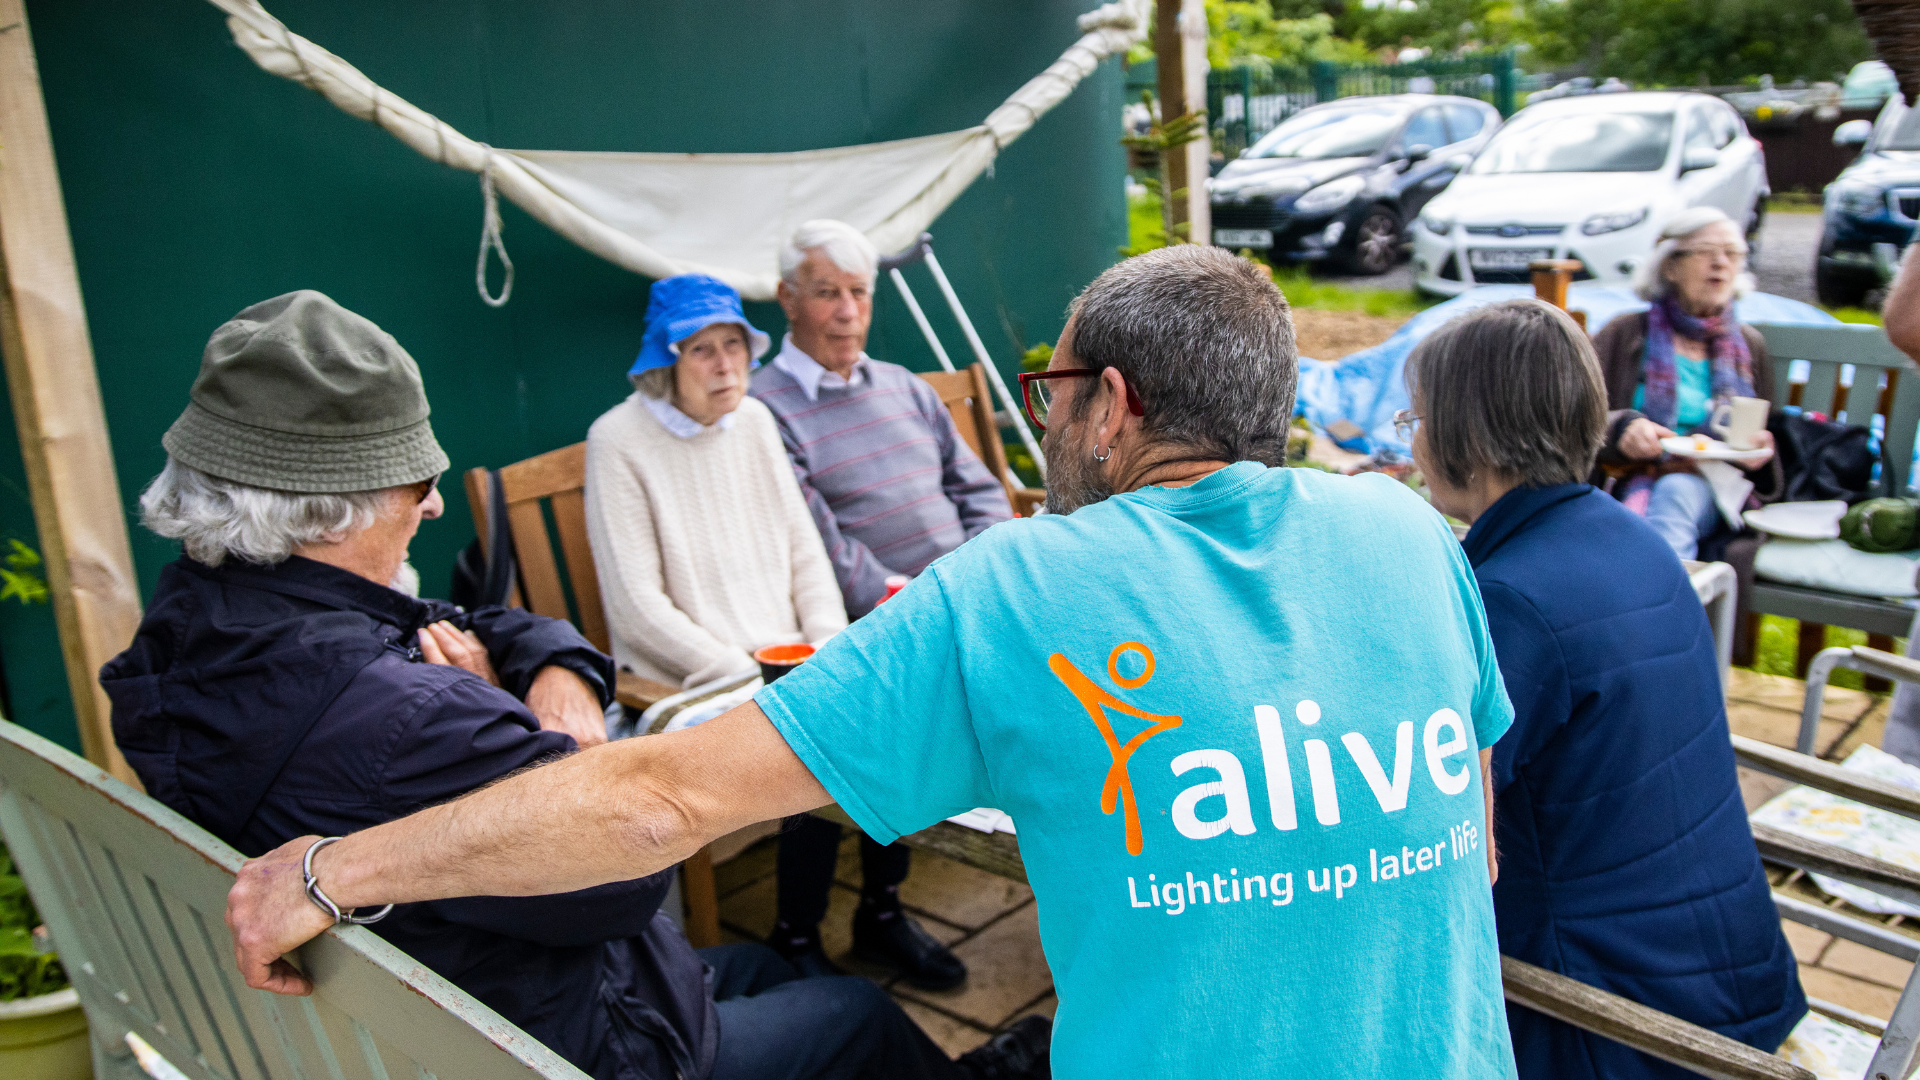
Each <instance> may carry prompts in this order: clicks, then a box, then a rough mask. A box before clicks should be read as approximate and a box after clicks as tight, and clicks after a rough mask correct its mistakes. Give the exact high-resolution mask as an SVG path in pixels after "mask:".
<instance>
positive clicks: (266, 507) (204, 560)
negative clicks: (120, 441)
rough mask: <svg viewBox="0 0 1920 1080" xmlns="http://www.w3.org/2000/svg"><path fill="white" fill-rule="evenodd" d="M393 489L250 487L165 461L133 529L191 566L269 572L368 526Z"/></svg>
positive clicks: (142, 502)
mask: <svg viewBox="0 0 1920 1080" xmlns="http://www.w3.org/2000/svg"><path fill="white" fill-rule="evenodd" d="M397 490H399V489H397V488H384V489H382V490H379V491H355V492H348V493H345V494H337V495H331V494H329V495H308V494H296V493H294V492H290V491H273V490H270V489H267V488H258V487H253V486H252V485H249V484H241V483H237V482H235V481H232V480H223V479H221V478H220V477H217V476H213V475H210V474H208V473H204V472H201V471H200V470H199V469H196V468H193V467H192V466H190V465H184V464H181V463H180V462H179V461H177V460H175V459H174V458H172V457H168V458H167V467H166V468H165V469H162V470H161V471H160V475H159V476H156V477H154V478H153V482H152V483H150V484H148V485H147V489H146V490H145V491H142V492H141V493H140V522H141V524H143V525H145V526H146V527H147V528H148V529H151V530H152V531H154V532H156V533H158V534H160V535H161V536H164V537H166V538H168V539H170V540H178V541H180V546H181V547H182V548H184V549H185V550H186V553H187V555H188V556H189V557H191V558H192V559H193V561H195V562H197V563H200V564H202V565H205V566H219V565H220V564H221V563H223V562H225V561H226V560H227V559H228V557H232V558H236V559H239V560H241V561H242V562H249V563H255V564H258V565H261V566H271V565H273V564H274V563H277V562H280V561H281V560H283V559H285V558H286V557H287V556H289V555H292V554H293V552H294V549H295V548H298V547H302V546H304V545H307V544H317V543H338V542H340V541H341V540H344V539H346V538H347V537H348V536H351V535H352V534H354V533H357V532H359V531H360V530H362V529H365V528H367V527H368V526H370V525H372V524H373V523H374V521H375V519H376V518H378V517H379V516H380V511H381V510H383V509H385V508H386V506H387V505H388V503H389V502H390V501H391V500H392V498H393V492H395V491H397Z"/></svg>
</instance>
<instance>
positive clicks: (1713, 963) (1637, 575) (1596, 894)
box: [1465, 484, 1807, 1080]
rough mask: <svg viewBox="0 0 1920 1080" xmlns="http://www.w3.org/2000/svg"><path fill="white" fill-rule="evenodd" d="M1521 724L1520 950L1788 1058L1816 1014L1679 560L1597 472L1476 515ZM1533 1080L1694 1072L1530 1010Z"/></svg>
mask: <svg viewBox="0 0 1920 1080" xmlns="http://www.w3.org/2000/svg"><path fill="white" fill-rule="evenodd" d="M1465 546H1466V553H1467V559H1468V561H1470V562H1471V563H1472V564H1473V568H1474V575H1475V576H1476V577H1477V578H1478V579H1479V582H1480V594H1481V598H1482V599H1483V600H1484V601H1485V603H1486V609H1487V629H1488V630H1489V631H1490V632H1491V633H1492V636H1493V644H1494V651H1495V653H1496V654H1497V655H1498V657H1499V660H1500V674H1501V675H1502V677H1504V678H1505V680H1506V684H1507V694H1508V696H1509V697H1511V698H1512V699H1513V708H1514V713H1515V719H1514V722H1513V727H1512V728H1511V729H1510V730H1509V731H1508V732H1507V733H1506V735H1504V736H1502V737H1501V739H1500V741H1499V742H1498V743H1495V744H1494V747H1493V777H1494V791H1495V793H1496V794H1495V805H1494V828H1495V830H1496V835H1497V836H1498V839H1499V851H1500V880H1499V881H1498V883H1496V884H1495V885H1494V889H1493V906H1494V915H1495V920H1496V923H1497V925H1498V927H1499V932H1500V951H1501V952H1503V953H1506V954H1507V955H1509V956H1512V957H1514V958H1516V959H1519V960H1525V961H1527V962H1528V963H1531V964H1537V965H1539V966H1541V967H1544V968H1547V969H1548V970H1551V971H1557V972H1560V973H1561V974H1563V975H1567V976H1570V977H1572V978H1575V979H1578V980H1580V981H1581V982H1584V983H1587V984H1589V985H1592V986H1597V987H1600V988H1601V989H1603V990H1609V991H1612V992H1613V993H1616V994H1619V995H1621V996H1623V997H1627V998H1631V999H1632V1000H1634V1001H1638V1002H1640V1003H1642V1004H1645V1005H1650V1006H1652V1007H1654V1008H1656V1009H1659V1010H1661V1011H1663V1012H1667V1013H1671V1014H1672V1015H1674V1016H1677V1017H1680V1018H1682V1019H1684V1020H1690V1021H1692V1022H1693V1023H1696V1024H1700V1025H1702V1026H1704V1027H1708V1028H1712V1029H1713V1030H1715V1031H1718V1032H1720V1033H1721V1034H1722V1035H1726V1036H1728V1037H1730V1038H1734V1039H1738V1040H1740V1041H1741V1042H1744V1043H1747V1044H1749V1045H1751V1046H1756V1047H1759V1048H1760V1049H1762V1050H1766V1051H1769V1052H1771V1051H1772V1050H1773V1049H1775V1048H1776V1047H1777V1046H1779V1045H1780V1042H1781V1041H1782V1040H1783V1039H1785V1038H1786V1036H1787V1034H1788V1033H1789V1032H1790V1031H1792V1029H1793V1026H1794V1024H1796V1023H1798V1022H1799V1020H1800V1017H1801V1016H1802V1015H1804V1014H1805V1013H1806V1011H1807V1002H1806V998H1805V996H1804V995H1803V994H1802V993H1801V990H1800V978H1799V971H1798V969H1797V968H1796V966H1795V964H1794V958H1793V953H1792V951H1791V950H1790V949H1789V948H1788V946H1787V941H1786V938H1785V936H1784V935H1783V934H1782V933H1781V932H1780V917H1779V915H1778V914H1777V913H1775V911H1774V907H1773V901H1772V899H1771V897H1770V896H1769V894H1768V887H1767V879H1766V875H1765V873H1764V871H1763V870H1762V869H1761V866H1760V856H1759V854H1758V853H1757V852H1756V851H1755V849H1754V845H1753V834H1752V832H1751V830H1750V829H1749V827H1748V825H1747V815H1746V808H1745V806H1744V804H1743V803H1742V801H1741V798H1740V788H1739V782H1738V780H1737V778H1736V776H1735V773H1734V761H1733V747H1732V745H1731V741H1730V740H1729V738H1728V731H1727V716H1726V706H1725V703H1724V702H1723V701H1722V699H1721V695H1720V677H1719V671H1718V664H1719V662H1718V659H1717V658H1716V656H1715V652H1714V645H1713V633H1712V630H1711V629H1710V628H1709V626H1708V623H1707V618H1706V613H1705V612H1704V611H1703V610H1702V609H1701V606H1700V601H1699V599H1698V598H1697V597H1696V595H1695V593H1694V591H1693V586H1692V584H1691V583H1690V582H1688V580H1687V575H1686V573H1685V571H1684V569H1683V568H1682V567H1681V566H1680V561H1679V560H1678V559H1676V558H1675V557H1674V554H1673V551H1672V549H1671V548H1669V547H1667V545H1666V544H1665V542H1663V541H1662V540H1661V539H1660V538H1659V536H1658V535H1656V534H1655V533H1654V531H1653V530H1652V529H1651V528H1650V527H1648V525H1647V524H1646V522H1644V521H1642V520H1641V519H1640V518H1638V517H1636V516H1635V515H1634V514H1633V513H1632V512H1631V511H1629V510H1627V509H1626V508H1625V507H1623V506H1621V505H1620V504H1619V503H1618V502H1616V501H1614V500H1613V499H1611V498H1609V497H1608V496H1607V495H1605V494H1603V493H1602V492H1600V491H1597V490H1595V489H1594V488H1591V487H1589V486H1587V485H1586V484H1564V485H1559V486H1555V487H1547V488H1517V489H1515V490H1514V491H1512V492H1509V493H1508V494H1507V495H1506V496H1504V497H1503V498H1501V499H1500V501H1499V502H1496V503H1494V504H1493V506H1492V507H1490V508H1488V510H1487V512H1486V513H1485V514H1484V515H1483V516H1482V517H1481V518H1480V519H1479V520H1477V521H1475V522H1474V525H1473V530H1472V531H1471V532H1469V533H1468V534H1467V538H1466V541H1465ZM1507 1022H1508V1025H1509V1026H1510V1027H1511V1029H1512V1032H1513V1052H1514V1058H1515V1061H1516V1063H1517V1064H1518V1066H1519V1075H1520V1077H1521V1080H1585V1078H1599V1077H1605V1078H1607V1080H1623V1078H1624V1080H1631V1078H1636V1077H1673V1078H1676V1080H1678V1078H1681V1077H1692V1076H1693V1074H1692V1073H1690V1072H1687V1071H1686V1070H1684V1069H1680V1068H1678V1067H1676V1066H1673V1065H1668V1064H1666V1063H1664V1062H1661V1061H1657V1060H1655V1059H1653V1058H1650V1057H1646V1056H1644V1055H1642V1054H1640V1053H1639V1052H1638V1051H1634V1050H1629V1049H1627V1048H1626V1047H1624V1046H1621V1045H1620V1044H1618V1043H1615V1042H1611V1041H1609V1040H1607V1039H1603V1038H1601V1037H1599V1036H1597V1035H1589V1034H1586V1033H1584V1032H1582V1031H1579V1030H1578V1029H1575V1028H1573V1027H1570V1026H1568V1025H1566V1024H1563V1023H1561V1022H1559V1021H1557V1020H1552V1019H1549V1018H1547V1017H1545V1016H1542V1015H1540V1014H1539V1013H1536V1012H1532V1011H1530V1010H1527V1009H1525V1008H1522V1007H1520V1006H1518V1005H1513V1004H1509V1005H1508V1006H1507Z"/></svg>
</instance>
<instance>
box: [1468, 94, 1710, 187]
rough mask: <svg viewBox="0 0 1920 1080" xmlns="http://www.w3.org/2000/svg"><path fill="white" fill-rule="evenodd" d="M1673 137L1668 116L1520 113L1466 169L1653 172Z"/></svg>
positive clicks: (1483, 172) (1481, 172)
mask: <svg viewBox="0 0 1920 1080" xmlns="http://www.w3.org/2000/svg"><path fill="white" fill-rule="evenodd" d="M1672 136H1673V114H1672V113H1651V112H1617V113H1606V112H1576V113H1566V112H1560V111H1557V110H1556V111H1554V112H1543V113H1537V114H1535V115H1533V116H1527V115H1525V114H1524V113H1523V114H1521V115H1520V116H1517V117H1515V118H1514V119H1512V120H1510V121H1508V122H1507V125H1506V126H1505V127H1503V128H1501V129H1500V133H1499V134H1497V135H1495V136H1494V137H1493V141H1492V142H1490V143H1488V144H1487V148H1486V149H1485V150H1482V151H1481V152H1480V156H1479V157H1477V158H1475V159H1474V162H1473V166H1472V168H1470V169H1469V170H1468V171H1469V172H1472V173H1476V174H1479V175H1483V176H1485V175H1500V174H1504V173H1566V172H1652V171H1654V170H1655V169H1658V168H1660V167H1661V166H1662V165H1664V164H1666V160H1667V145H1668V143H1669V142H1670V141H1671V139H1672Z"/></svg>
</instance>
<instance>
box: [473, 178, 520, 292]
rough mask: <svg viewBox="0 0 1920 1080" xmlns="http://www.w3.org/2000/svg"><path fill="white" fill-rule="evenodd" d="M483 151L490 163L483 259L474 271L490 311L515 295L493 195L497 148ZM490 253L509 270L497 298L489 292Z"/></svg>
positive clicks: (484, 187)
mask: <svg viewBox="0 0 1920 1080" xmlns="http://www.w3.org/2000/svg"><path fill="white" fill-rule="evenodd" d="M480 150H481V152H482V153H484V154H486V161H485V163H484V164H482V165H481V166H480V198H481V199H482V200H483V201H484V203H485V207H484V209H482V210H481V215H480V258H479V261H478V262H477V263H475V265H474V268H473V283H474V285H475V286H476V287H477V288H479V290H480V299H481V300H482V301H484V302H485V303H486V305H487V306H488V307H505V306H506V304H507V297H509V296H512V295H513V260H512V259H510V258H508V257H507V246H506V245H505V244H503V243H501V242H500V200H499V199H498V197H496V196H495V195H494V193H493V147H491V146H488V145H487V144H486V143H481V144H480ZM488 249H492V251H493V252H494V254H496V255H499V256H500V265H501V266H502V267H504V268H505V269H506V278H505V280H503V281H502V282H501V283H500V295H499V297H497V298H496V297H494V296H493V295H492V294H491V293H489V292H487V251H488Z"/></svg>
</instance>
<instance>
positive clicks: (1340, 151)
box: [1245, 105, 1407, 161]
mask: <svg viewBox="0 0 1920 1080" xmlns="http://www.w3.org/2000/svg"><path fill="white" fill-rule="evenodd" d="M1406 115H1407V113H1406V110H1405V109H1396V108H1387V107H1384V106H1380V105H1365V106H1360V107H1358V108H1346V109H1310V110H1308V111H1307V112H1303V113H1301V114H1300V115H1298V116H1296V117H1294V118H1292V119H1291V120H1288V121H1287V122H1286V123H1284V124H1281V125H1280V126H1279V127H1277V128H1274V129H1273V130H1272V131H1269V132H1267V134H1266V135H1265V136H1264V137H1263V138H1262V139H1261V140H1260V141H1259V142H1257V143H1254V144H1253V148H1252V149H1250V150H1248V151H1247V152H1246V155H1245V156H1246V157H1250V158H1301V159H1305V160H1312V161H1318V160H1323V159H1326V158H1343V157H1367V156H1369V155H1372V154H1377V153H1379V152H1380V148H1381V147H1383V146H1385V145H1387V140H1388V139H1391V138H1393V133H1394V132H1395V131H1398V130H1399V128H1400V121H1402V120H1404V119H1406Z"/></svg>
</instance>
